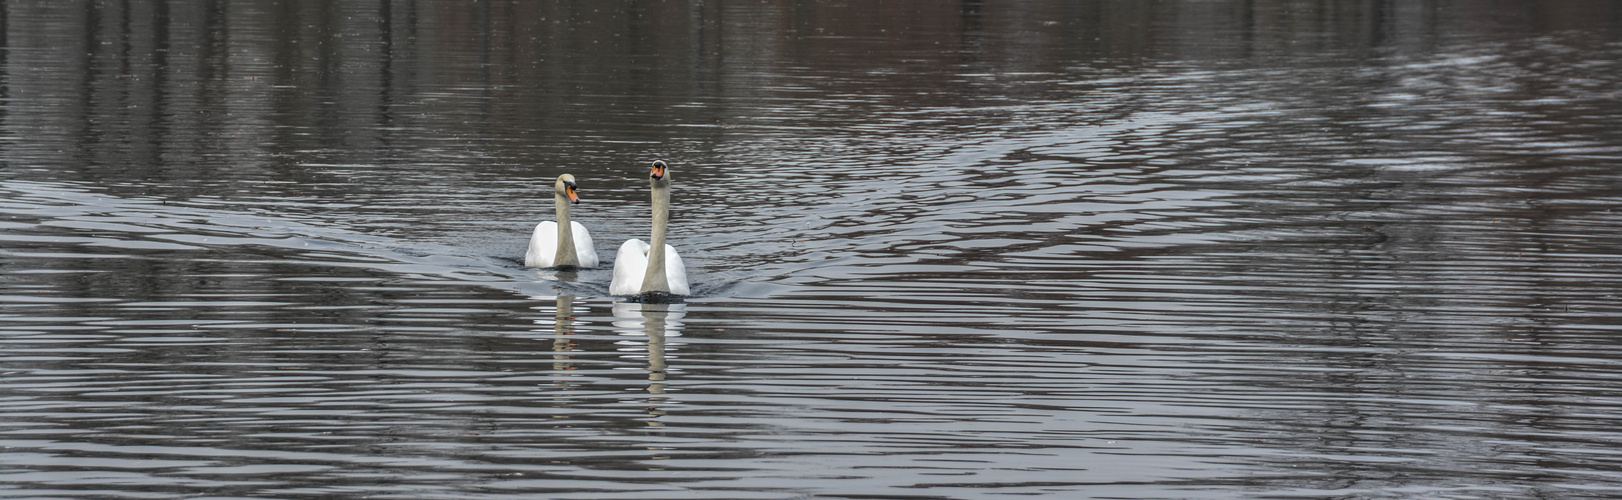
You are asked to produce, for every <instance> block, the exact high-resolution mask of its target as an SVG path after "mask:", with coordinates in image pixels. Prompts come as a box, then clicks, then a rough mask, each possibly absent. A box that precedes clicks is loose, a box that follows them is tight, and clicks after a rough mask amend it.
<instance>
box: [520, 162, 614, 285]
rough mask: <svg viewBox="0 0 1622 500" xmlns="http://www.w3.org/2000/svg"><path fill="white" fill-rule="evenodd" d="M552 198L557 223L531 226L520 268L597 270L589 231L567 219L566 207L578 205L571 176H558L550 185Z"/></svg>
mask: <svg viewBox="0 0 1622 500" xmlns="http://www.w3.org/2000/svg"><path fill="white" fill-rule="evenodd" d="M552 198H553V200H554V202H555V203H554V204H555V205H556V206H557V211H558V221H557V222H552V221H543V222H541V223H540V224H536V225H535V234H533V235H531V236H530V237H529V251H528V252H524V265H525V266H528V267H563V266H574V267H597V249H596V247H595V246H594V245H593V244H592V241H591V232H589V231H586V226H583V225H581V224H580V223H579V222H574V221H571V220H569V206H570V205H573V204H576V203H580V189H579V188H577V187H575V185H574V176H573V175H569V174H563V175H560V176H558V181H557V182H556V183H554V184H553V185H552ZM564 228H568V230H565V229H564Z"/></svg>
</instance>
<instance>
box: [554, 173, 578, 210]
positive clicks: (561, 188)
mask: <svg viewBox="0 0 1622 500" xmlns="http://www.w3.org/2000/svg"><path fill="white" fill-rule="evenodd" d="M552 191H553V192H554V193H557V194H558V195H559V196H562V197H564V198H568V199H569V203H570V204H575V203H580V188H578V187H575V185H574V176H573V175H569V174H563V175H560V176H558V182H557V183H556V184H553V185H552Z"/></svg>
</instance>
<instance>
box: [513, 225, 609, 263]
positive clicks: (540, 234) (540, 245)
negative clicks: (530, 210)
mask: <svg viewBox="0 0 1622 500" xmlns="http://www.w3.org/2000/svg"><path fill="white" fill-rule="evenodd" d="M569 227H570V228H572V229H574V234H573V235H572V236H574V249H575V255H576V256H578V257H579V258H580V263H579V264H577V265H576V266H577V267H597V263H598V259H597V249H596V248H594V247H593V245H594V243H593V242H592V240H591V232H590V231H587V230H586V226H583V225H581V224H580V223H579V222H574V221H570V222H569ZM557 253H558V223H556V222H552V221H542V222H541V223H540V224H536V225H535V234H532V235H530V237H529V251H528V252H524V266H526V267H557V266H558V265H559V264H554V262H557Z"/></svg>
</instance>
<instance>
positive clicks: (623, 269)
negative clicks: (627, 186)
mask: <svg viewBox="0 0 1622 500" xmlns="http://www.w3.org/2000/svg"><path fill="white" fill-rule="evenodd" d="M648 178H649V179H648V184H649V185H650V187H651V188H652V190H653V235H652V237H651V238H649V239H650V240H653V244H651V245H650V244H648V243H643V242H642V240H639V239H636V238H631V239H629V240H625V244H624V245H620V251H619V253H618V254H615V256H614V280H613V281H611V282H609V284H608V293H609V294H610V295H638V294H646V293H665V294H671V295H691V292H690V291H689V290H688V288H687V267H686V266H684V265H682V263H681V256H680V255H677V254H676V247H673V246H670V245H667V244H665V226H666V225H668V224H669V223H670V172H669V167H667V166H666V165H665V162H663V161H655V162H653V172H652V173H650V174H648Z"/></svg>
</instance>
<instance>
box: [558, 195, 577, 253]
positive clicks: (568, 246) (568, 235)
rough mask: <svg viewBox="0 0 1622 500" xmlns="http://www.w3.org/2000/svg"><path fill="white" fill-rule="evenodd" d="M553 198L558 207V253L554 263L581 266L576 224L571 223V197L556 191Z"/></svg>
mask: <svg viewBox="0 0 1622 500" xmlns="http://www.w3.org/2000/svg"><path fill="white" fill-rule="evenodd" d="M553 199H554V200H555V203H556V204H557V208H558V253H557V257H556V258H554V259H552V265H554V266H579V265H580V256H578V255H576V254H575V250H574V226H573V225H572V224H570V223H569V197H567V196H564V195H563V193H556V194H554V195H553Z"/></svg>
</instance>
